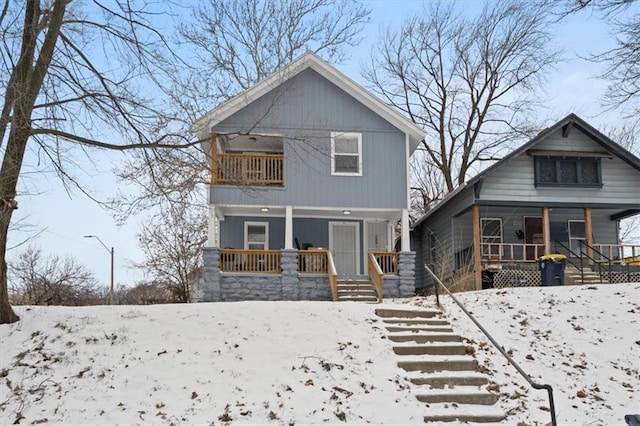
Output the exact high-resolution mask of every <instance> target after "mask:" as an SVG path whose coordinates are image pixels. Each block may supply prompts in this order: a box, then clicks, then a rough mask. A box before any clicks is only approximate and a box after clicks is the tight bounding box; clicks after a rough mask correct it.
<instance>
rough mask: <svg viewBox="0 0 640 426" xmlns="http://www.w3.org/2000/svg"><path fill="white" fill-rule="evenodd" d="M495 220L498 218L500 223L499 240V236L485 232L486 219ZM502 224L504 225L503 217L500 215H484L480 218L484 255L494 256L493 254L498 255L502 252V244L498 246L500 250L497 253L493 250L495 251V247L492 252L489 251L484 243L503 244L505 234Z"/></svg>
mask: <svg viewBox="0 0 640 426" xmlns="http://www.w3.org/2000/svg"><path fill="white" fill-rule="evenodd" d="M493 220H497V221H498V222H499V223H500V240H498V237H497V236H493V235H485V233H484V228H485V226H484V222H485V221H493ZM502 225H503V224H502V218H500V217H483V218H481V219H480V243H481V244H480V245H481V246H483V247H482V254H483V255H484V256H487V255H491V256H493V255H498V254H499V253H500V246H498V252H497V253H494V252H493V251H495V249H493V250H492V252H491V253H489V252H488V251H487V250H486V249H485V247H484V244H492V245H493V244H502V242H503V240H502V238H503V236H504V235H503V234H504V229H503V228H502Z"/></svg>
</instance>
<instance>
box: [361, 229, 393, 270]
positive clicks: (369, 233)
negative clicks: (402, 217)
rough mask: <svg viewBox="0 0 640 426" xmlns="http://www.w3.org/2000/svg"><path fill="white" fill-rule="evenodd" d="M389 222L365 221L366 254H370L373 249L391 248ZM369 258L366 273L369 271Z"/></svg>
mask: <svg viewBox="0 0 640 426" xmlns="http://www.w3.org/2000/svg"><path fill="white" fill-rule="evenodd" d="M388 225H389V222H366V223H365V228H366V231H365V234H364V235H365V238H366V241H365V247H366V248H367V250H366V251H365V256H369V252H371V251H388V250H389V226H388ZM368 266H369V259H368V258H367V259H365V262H364V268H365V273H368V271H369V268H368Z"/></svg>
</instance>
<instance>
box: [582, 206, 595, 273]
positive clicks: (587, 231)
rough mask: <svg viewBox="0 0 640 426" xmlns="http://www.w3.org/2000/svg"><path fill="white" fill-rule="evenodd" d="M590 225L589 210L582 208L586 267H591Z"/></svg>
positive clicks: (591, 241)
mask: <svg viewBox="0 0 640 426" xmlns="http://www.w3.org/2000/svg"><path fill="white" fill-rule="evenodd" d="M592 226H593V225H592V223H591V209H590V208H589V207H585V208H584V237H585V240H586V242H587V265H589V266H591V265H593V249H592V247H593V228H592Z"/></svg>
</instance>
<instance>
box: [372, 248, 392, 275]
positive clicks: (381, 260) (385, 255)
mask: <svg viewBox="0 0 640 426" xmlns="http://www.w3.org/2000/svg"><path fill="white" fill-rule="evenodd" d="M370 254H372V255H373V257H374V259H375V260H376V263H377V264H378V265H379V266H380V269H381V270H382V273H383V274H385V275H398V253H396V252H389V251H372V252H370Z"/></svg>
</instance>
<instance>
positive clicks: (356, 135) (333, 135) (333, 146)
mask: <svg viewBox="0 0 640 426" xmlns="http://www.w3.org/2000/svg"><path fill="white" fill-rule="evenodd" d="M336 137H342V138H345V137H346V138H357V139H358V153H357V154H345V153H340V154H337V155H339V156H350V157H355V156H356V155H357V156H358V171H357V172H336ZM331 175H333V176H362V133H356V132H331Z"/></svg>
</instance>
